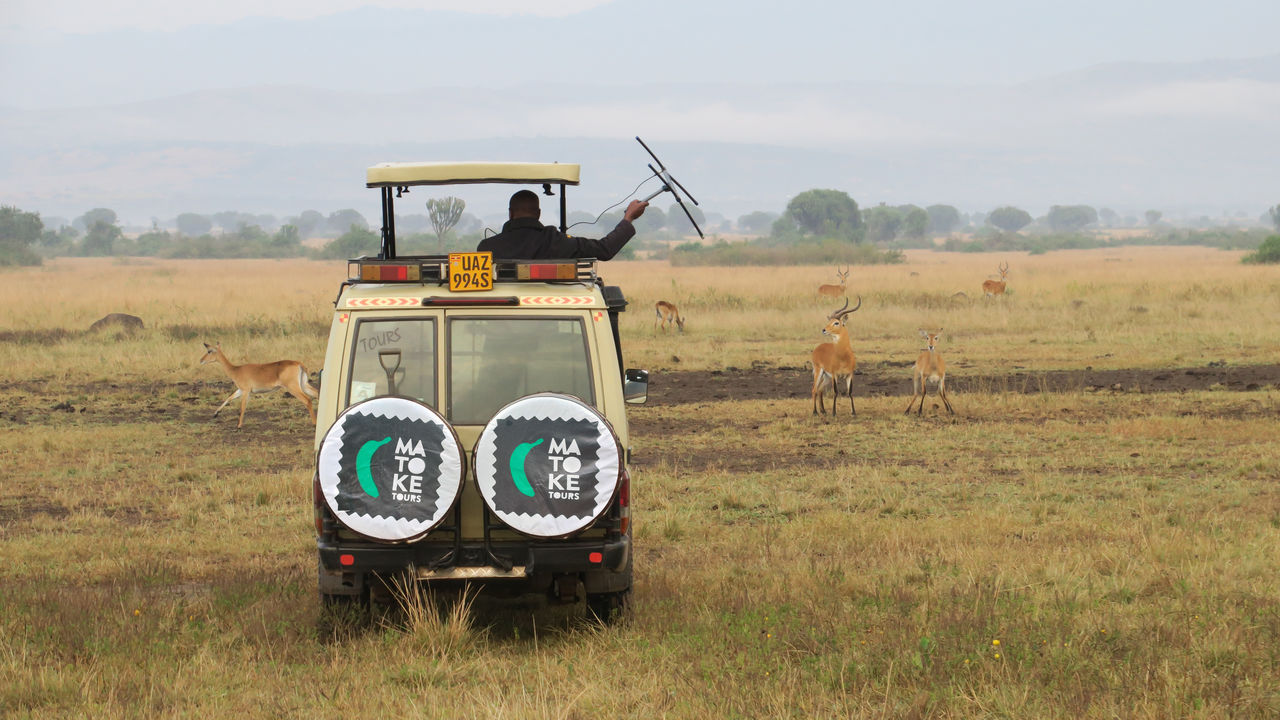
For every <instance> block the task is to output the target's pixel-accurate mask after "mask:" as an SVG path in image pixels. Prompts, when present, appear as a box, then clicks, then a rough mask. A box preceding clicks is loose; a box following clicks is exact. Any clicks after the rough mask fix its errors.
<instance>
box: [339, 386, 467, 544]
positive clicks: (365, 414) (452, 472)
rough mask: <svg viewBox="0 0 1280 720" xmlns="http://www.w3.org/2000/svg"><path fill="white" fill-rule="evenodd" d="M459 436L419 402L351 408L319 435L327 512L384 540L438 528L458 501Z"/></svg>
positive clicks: (387, 399) (383, 401)
mask: <svg viewBox="0 0 1280 720" xmlns="http://www.w3.org/2000/svg"><path fill="white" fill-rule="evenodd" d="M462 457H463V454H462V451H461V447H460V445H459V443H458V436H457V434H456V433H455V432H454V430H453V427H452V426H451V425H449V423H448V422H447V421H446V420H445V419H444V418H443V417H442V416H441V415H440V414H439V413H437V412H436V411H435V410H433V409H431V408H430V407H428V406H427V405H424V404H422V403H420V402H418V401H417V400H414V399H412V398H405V397H396V396H384V397H376V398H373V399H371V400H366V401H364V402H361V403H356V404H355V405H352V406H351V407H349V408H347V409H346V410H344V411H343V412H342V414H341V415H339V416H338V419H337V420H335V421H334V423H333V425H332V426H331V427H330V428H329V430H328V431H326V432H325V434H324V439H323V440H322V441H321V443H320V452H319V454H318V456H317V458H316V467H317V474H318V476H319V478H320V490H321V492H322V494H323V495H324V499H325V503H326V504H328V506H329V510H331V511H332V512H333V514H334V515H335V516H336V517H337V518H338V521H339V522H341V523H342V524H343V525H345V526H347V527H348V528H350V529H351V530H353V531H354V532H357V533H359V534H361V535H364V536H365V537H368V538H371V539H373V540H380V541H383V542H401V541H406V540H413V539H416V538H419V537H421V536H422V535H425V534H426V533H427V532H428V531H430V530H431V529H432V528H434V527H435V526H436V525H439V524H440V522H441V521H442V520H443V519H444V518H445V515H446V514H447V513H448V512H449V509H450V508H452V507H453V504H454V502H455V501H456V500H457V499H458V494H459V491H460V490H461V488H462V477H463V461H462Z"/></svg>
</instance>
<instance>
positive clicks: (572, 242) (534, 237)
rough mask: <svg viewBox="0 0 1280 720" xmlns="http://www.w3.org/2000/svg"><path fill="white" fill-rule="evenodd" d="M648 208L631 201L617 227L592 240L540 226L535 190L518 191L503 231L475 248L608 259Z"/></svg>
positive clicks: (503, 256) (500, 253)
mask: <svg viewBox="0 0 1280 720" xmlns="http://www.w3.org/2000/svg"><path fill="white" fill-rule="evenodd" d="M647 207H649V203H647V202H644V201H642V200H632V201H631V203H630V204H628V205H627V209H626V212H624V213H623V214H622V220H620V221H618V225H617V227H615V228H614V229H613V230H612V231H611V232H610V233H609V234H608V235H605V236H604V237H603V238H601V239H599V240H593V239H591V238H580V237H571V236H569V235H565V234H564V233H562V232H560V229H559V228H556V227H554V226H550V225H543V224H542V222H541V220H540V218H541V217H542V208H541V207H540V206H539V204H538V195H537V193H535V192H533V191H532V190H520V191H518V192H516V193H515V194H514V195H512V196H511V201H510V203H509V204H508V206H507V213H508V217H509V218H510V219H509V220H507V222H506V223H505V224H503V226H502V232H500V233H498V234H496V235H491V236H489V237H487V238H485V239H483V240H481V241H480V244H479V245H477V246H476V250H477V251H478V252H491V253H493V258H494V259H495V260H550V259H561V258H563V259H569V258H574V259H576V258H595V259H597V260H608V259H610V258H612V257H613V256H614V255H617V254H618V251H619V250H621V249H622V246H623V245H626V244H627V241H628V240H630V239H631V238H633V237H635V234H636V228H635V226H634V225H632V224H631V223H632V222H634V221H635V220H636V218H638V217H640V216H641V215H643V214H644V210H645V208H647Z"/></svg>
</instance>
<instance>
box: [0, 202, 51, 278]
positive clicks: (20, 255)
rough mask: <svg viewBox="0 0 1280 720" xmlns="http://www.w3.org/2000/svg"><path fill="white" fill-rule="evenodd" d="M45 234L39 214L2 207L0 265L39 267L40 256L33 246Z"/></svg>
mask: <svg viewBox="0 0 1280 720" xmlns="http://www.w3.org/2000/svg"><path fill="white" fill-rule="evenodd" d="M43 232H44V223H43V222H41V221H40V214H39V213H34V212H24V211H22V210H19V209H18V208H16V207H12V206H10V205H5V206H4V207H0V265H39V264H40V256H39V255H37V254H36V252H35V251H34V250H32V249H31V246H32V245H34V244H35V243H36V242H38V241H39V240H40V236H41V235H42V234H43Z"/></svg>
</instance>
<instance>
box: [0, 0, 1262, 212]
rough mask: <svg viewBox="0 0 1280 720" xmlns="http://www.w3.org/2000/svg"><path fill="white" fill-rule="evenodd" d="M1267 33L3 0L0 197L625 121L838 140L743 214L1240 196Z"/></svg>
mask: <svg viewBox="0 0 1280 720" xmlns="http://www.w3.org/2000/svg"><path fill="white" fill-rule="evenodd" d="M375 8H383V10H381V11H375V10H374V9H375ZM411 11H414V12H411ZM430 11H436V12H430ZM1277 28H1280V0H1216V2H1214V3H1212V4H1210V3H1206V2H1204V1H1203V0H1072V1H1071V2H1062V0H1055V1H1054V2H1047V1H1045V0H969V1H968V2H956V0H895V1H894V2H892V3H886V2H852V3H850V2H844V3H842V2H838V1H837V0H786V2H778V1H777V0H704V1H702V2H699V1H697V0H562V1H557V2H542V3H530V2H527V1H525V0H381V2H377V3H369V2H363V1H362V0H200V1H199V2H196V1H194V0H131V1H130V2H129V3H118V2H103V0H0V196H6V197H8V198H11V199H21V200H22V202H23V203H25V204H27V205H29V206H31V207H35V208H46V207H47V208H55V209H56V212H58V213H78V212H82V209H80V207H81V206H82V205H86V204H88V203H113V204H114V206H115V207H120V208H124V207H126V203H129V202H132V203H133V204H134V206H135V207H137V208H140V209H141V210H140V212H145V213H150V214H160V213H164V212H169V211H170V210H169V209H167V208H163V209H162V208H160V207H158V206H157V205H155V203H157V202H158V200H156V198H168V197H170V196H171V195H173V192H174V191H173V190H172V188H170V187H169V186H166V185H165V180H164V179H165V178H170V179H172V178H179V179H181V178H195V177H204V176H205V175H207V176H209V177H207V178H206V180H207V181H208V182H209V183H210V184H213V183H215V182H218V181H219V177H220V176H219V175H218V173H221V174H222V175H229V174H230V173H231V172H232V171H233V170H234V169H237V168H239V169H240V170H241V171H244V168H246V167H252V168H254V170H253V171H254V172H255V173H258V174H263V175H264V176H265V173H266V170H267V169H269V170H271V171H273V172H277V173H285V172H286V170H287V168H283V167H280V163H279V162H276V160H278V158H277V157H276V156H275V155H272V153H275V152H277V151H279V149H280V148H296V147H299V146H303V145H310V146H312V147H314V148H324V149H323V151H320V150H316V151H315V152H317V153H321V154H323V155H326V156H329V155H332V154H333V152H335V148H334V147H332V146H333V145H334V144H337V145H343V144H350V143H358V144H362V145H368V144H372V143H381V149H380V150H379V151H378V154H377V156H376V157H372V158H364V157H360V158H355V159H353V160H348V161H347V162H349V163H351V164H354V165H355V166H356V167H357V168H359V167H362V165H361V164H360V163H363V162H367V161H382V160H386V159H388V158H393V159H404V158H405V157H408V155H406V153H408V154H413V153H421V152H425V150H423V149H421V148H414V147H412V146H410V147H405V144H408V143H415V142H472V141H474V142H491V141H493V140H494V139H500V138H536V139H539V140H538V142H534V143H526V144H527V145H529V147H530V148H536V147H541V146H542V145H544V144H545V143H543V142H542V140H541V139H544V138H557V137H560V138H596V139H602V140H609V141H617V142H622V143H625V144H626V150H625V151H624V152H630V151H633V150H634V148H633V147H631V145H630V142H631V137H632V136H633V135H637V134H639V135H643V136H644V137H645V138H646V139H647V140H651V141H654V142H657V143H659V144H662V145H663V147H670V145H668V143H677V142H687V143H696V144H714V143H727V142H739V143H744V144H746V143H754V144H757V145H760V146H770V147H786V148H788V149H800V150H805V151H815V150H819V151H820V150H835V151H837V152H846V153H853V155H850V156H848V158H845V159H841V160H839V161H834V160H833V161H832V162H831V163H829V164H830V165H831V166H832V167H831V168H829V169H830V170H831V172H830V173H829V174H828V175H821V174H818V173H816V172H812V171H810V170H805V171H804V172H801V171H799V170H798V169H796V170H795V171H794V172H792V174H793V175H795V177H794V178H792V179H791V180H790V182H791V183H792V184H793V185H795V187H790V186H788V187H787V188H783V189H781V190H777V191H771V192H772V193H773V195H770V196H768V197H760V196H759V195H751V194H750V192H757V188H755V185H759V183H753V184H752V188H749V189H744V190H740V191H734V192H735V193H736V195H735V199H734V200H733V201H735V202H740V203H741V204H743V205H744V206H747V209H750V208H752V207H755V208H759V207H776V206H778V205H779V204H780V203H781V202H784V201H785V199H786V198H785V197H782V194H783V193H785V192H788V191H792V190H796V189H803V187H802V186H807V185H805V184H806V183H813V182H826V183H828V184H830V185H831V186H835V187H840V188H842V189H848V190H850V191H851V192H855V193H856V195H857V197H858V198H859V199H860V200H861V199H869V200H875V201H889V202H934V201H946V202H956V203H967V204H968V205H969V206H970V207H979V208H980V207H986V206H991V205H994V204H998V203H999V204H1002V203H1021V204H1026V205H1028V206H1045V205H1048V204H1052V203H1062V202H1092V203H1102V204H1111V205H1115V206H1121V205H1126V204H1127V205H1131V206H1132V207H1133V208H1137V212H1141V210H1142V209H1143V208H1145V207H1162V208H1166V209H1168V208H1171V207H1172V206H1173V205H1174V204H1175V203H1177V204H1181V205H1192V204H1194V205H1195V206H1196V207H1201V206H1203V207H1211V208H1212V207H1230V208H1234V207H1237V206H1240V205H1243V206H1244V207H1246V208H1247V209H1248V210H1249V212H1254V211H1255V207H1254V206H1258V207H1261V206H1262V204H1263V203H1264V202H1265V203H1272V202H1274V200H1273V199H1272V195H1271V194H1270V189H1271V188H1273V187H1274V177H1275V175H1274V167H1273V166H1274V163H1272V162H1271V161H1270V157H1269V155H1268V151H1267V150H1266V148H1272V147H1274V146H1275V145H1276V144H1277V142H1280V137H1277V134H1278V133H1280V129H1277V128H1280V124H1277V123H1276V122H1275V121H1274V118H1275V117H1277V115H1280V33H1277V31H1276V29H1277ZM1211 60H1226V61H1229V62H1205V61H1211ZM1236 60H1238V61H1239V62H1235V61H1236ZM1120 63H1129V64H1127V65H1121V64H1120ZM1133 63H1150V65H1134V64H1133ZM530 95H533V97H529V96H530ZM515 100H518V101H519V102H521V103H522V105H523V107H524V112H521V113H511V112H506V111H505V109H506V108H507V107H508V106H509V105H510V104H511V103H512V102H513V101H515ZM442 108H448V109H449V110H448V112H441V109H442ZM300 118H305V119H306V120H305V121H302V122H300V121H299V120H300ZM218 143H222V144H224V147H221V148H215V147H213V146H214V145H215V144H218ZM232 146H234V147H235V150H234V151H233V150H232V149H231V148H232ZM237 152H239V153H241V154H242V155H243V157H240V156H237V155H236V153H237ZM299 152H301V151H299ZM435 152H440V150H438V149H437V150H435ZM468 152H469V153H470V154H469V155H468V156H477V157H479V156H487V155H489V154H491V152H492V150H491V149H490V148H489V147H488V146H481V147H478V148H471V149H469V150H468ZM508 152H510V151H508ZM1054 152H1057V153H1058V155H1052V153H1054ZM602 155H603V156H606V157H607V156H609V154H608V153H603V154H602ZM413 156H414V157H421V158H425V157H426V155H422V156H419V155H413ZM686 156H688V157H692V156H693V154H692V153H691V152H689V151H686ZM512 159H516V158H515V156H514V155H512ZM522 159H523V158H522ZM938 159H946V160H948V161H953V162H955V163H956V166H955V167H953V168H952V169H951V173H950V174H949V175H948V174H945V173H943V172H941V171H940V169H939V168H938V167H937V163H938V162H939V160H938ZM269 160H270V161H269ZM811 160H812V158H811ZM628 162H630V160H628ZM6 163H7V164H6ZM254 163H258V164H257V165H255V164H254ZM716 163H718V166H719V165H723V164H724V159H723V157H719V156H717V160H716ZM691 164H692V163H691ZM812 164H814V165H819V164H820V163H818V162H817V161H816V160H814V161H813V163H812ZM599 165H600V163H599V162H597V163H596V166H599ZM682 167H683V166H682ZM780 167H784V168H785V167H789V166H786V165H785V164H783V165H780ZM690 169H691V170H692V169H693V168H692V167H691V168H690ZM749 169H750V168H748V170H749ZM819 169H821V168H819ZM290 172H292V171H290ZM782 172H786V171H785V170H784V171H782ZM200 173H204V175H200ZM211 173H212V175H210V174H211ZM1036 173H1039V176H1040V179H1039V180H1035V179H1034V178H1035V177H1036ZM286 174H287V173H286ZM307 174H308V175H311V174H314V173H311V172H308V173H307ZM774 174H775V175H777V174H779V173H774ZM86 176H87V179H86ZM820 177H821V178H824V179H822V180H818V179H817V178H820ZM702 181H703V186H704V187H710V188H728V187H729V186H730V185H731V183H730V182H729V179H728V178H725V179H722V178H718V177H710V176H709V177H706V178H704V179H703V180H702ZM342 182H344V183H346V184H347V185H349V184H350V183H349V182H347V179H346V177H345V176H344V178H343V180H342ZM930 183H932V184H930ZM134 185H136V186H137V187H134V188H133V192H132V195H129V194H128V193H125V192H124V189H127V187H133V186H134ZM223 186H226V187H235V186H237V184H236V183H231V184H228V183H225V181H222V185H218V187H223ZM342 187H346V185H342ZM748 190H750V192H749V191H748ZM759 192H760V193H763V191H762V190H761V191H759ZM200 193H205V194H209V190H207V189H206V188H205V187H204V186H201V187H200V188H199V189H198V190H193V194H194V195H196V196H199V195H200ZM259 194H260V193H259ZM310 194H311V195H313V196H316V197H319V195H318V193H316V192H311V193H310ZM707 194H708V195H713V194H714V193H713V192H712V191H710V190H709V191H707ZM728 194H729V193H728V192H727V191H726V192H725V195H726V196H727V195H728ZM249 195H253V193H249ZM774 195H777V196H778V197H774ZM175 202H177V201H176V200H175ZM182 202H188V203H190V202H191V201H187V200H182ZM219 202H221V203H224V204H226V205H227V206H235V207H248V205H247V203H246V201H244V200H238V199H236V198H231V197H227V198H225V199H224V200H220V201H219ZM330 202H331V203H336V202H345V201H341V200H333V201H330ZM725 202H726V203H728V202H729V200H725ZM148 203H151V204H150V205H149V204H148ZM66 208H70V209H66ZM176 209H177V210H184V209H185V210H200V211H205V210H210V209H212V208H205V207H179V208H176ZM294 211H296V209H295V210H294ZM735 211H736V209H735Z"/></svg>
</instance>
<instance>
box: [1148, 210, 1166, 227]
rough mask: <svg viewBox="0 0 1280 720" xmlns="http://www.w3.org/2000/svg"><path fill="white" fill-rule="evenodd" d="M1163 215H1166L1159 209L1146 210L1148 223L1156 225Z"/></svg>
mask: <svg viewBox="0 0 1280 720" xmlns="http://www.w3.org/2000/svg"><path fill="white" fill-rule="evenodd" d="M1162 217H1164V213H1162V212H1160V211H1159V210H1148V211H1147V212H1146V218H1147V224H1148V225H1155V224H1156V223H1158V222H1160V218H1162Z"/></svg>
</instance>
